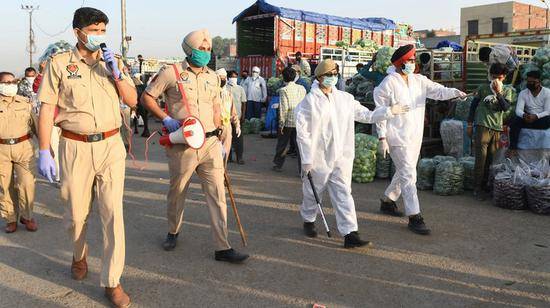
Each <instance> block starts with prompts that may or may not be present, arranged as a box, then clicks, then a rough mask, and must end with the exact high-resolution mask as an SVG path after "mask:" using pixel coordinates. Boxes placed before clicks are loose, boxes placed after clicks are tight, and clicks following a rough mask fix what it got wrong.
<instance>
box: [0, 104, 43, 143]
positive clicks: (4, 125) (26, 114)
mask: <svg viewBox="0 0 550 308" xmlns="http://www.w3.org/2000/svg"><path fill="white" fill-rule="evenodd" d="M36 125H37V121H36V115H35V114H34V112H33V111H32V104H31V101H30V100H29V98H27V97H23V96H19V95H16V96H13V97H7V96H0V139H10V138H19V137H23V136H25V135H26V134H29V133H30V132H35V133H36Z"/></svg>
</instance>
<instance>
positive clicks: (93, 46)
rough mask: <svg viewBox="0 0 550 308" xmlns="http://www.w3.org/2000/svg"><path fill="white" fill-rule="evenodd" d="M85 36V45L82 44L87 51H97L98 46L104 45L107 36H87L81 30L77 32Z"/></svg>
mask: <svg viewBox="0 0 550 308" xmlns="http://www.w3.org/2000/svg"><path fill="white" fill-rule="evenodd" d="M78 31H80V32H82V33H84V34H85V35H86V43H84V42H82V41H81V42H82V43H83V44H84V46H85V47H86V48H87V49H88V50H89V51H98V50H99V48H101V47H100V45H101V44H102V43H105V41H106V38H107V36H106V35H105V34H87V33H85V32H84V31H82V30H80V29H79V30H78Z"/></svg>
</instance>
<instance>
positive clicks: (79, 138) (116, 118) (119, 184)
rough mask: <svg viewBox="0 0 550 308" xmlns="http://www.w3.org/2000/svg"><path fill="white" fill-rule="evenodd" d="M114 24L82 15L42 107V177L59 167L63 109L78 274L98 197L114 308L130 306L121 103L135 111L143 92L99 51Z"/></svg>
mask: <svg viewBox="0 0 550 308" xmlns="http://www.w3.org/2000/svg"><path fill="white" fill-rule="evenodd" d="M108 22H109V19H108V18H107V16H106V15H105V14H104V13H103V12H101V11H99V10H97V9H94V8H87V7H83V8H80V9H78V10H76V11H75V13H74V18H73V29H74V33H75V35H76V37H77V39H78V43H77V45H76V47H75V48H74V49H73V50H72V51H67V52H63V53H59V54H56V55H54V56H52V58H51V59H50V60H49V61H48V64H47V66H46V71H45V73H44V77H43V80H42V84H41V86H40V90H39V94H38V98H39V100H40V101H41V102H42V107H41V109H40V116H39V140H40V152H39V159H38V168H39V172H40V174H41V175H42V176H44V177H46V178H48V179H49V180H50V181H52V180H53V177H54V176H55V163H54V161H53V158H52V156H51V154H50V151H49V149H50V135H51V130H52V125H53V124H54V123H53V122H54V109H55V107H56V106H57V107H58V109H59V114H58V115H57V117H55V122H56V125H57V126H59V127H60V128H61V130H62V133H61V140H60V142H59V156H60V165H61V166H60V169H61V174H62V176H61V198H62V200H63V201H64V202H65V203H66V211H65V222H66V225H67V228H68V231H69V234H70V237H71V239H72V241H73V245H74V249H73V264H72V266H71V272H72V276H73V278H74V279H76V280H81V279H84V278H85V277H86V274H87V272H88V267H87V263H86V255H87V253H88V251H87V245H86V225H87V219H88V214H89V212H90V208H91V204H92V201H93V199H95V200H97V205H98V210H99V216H100V219H101V224H102V226H101V229H102V231H103V259H102V270H101V276H100V279H101V286H102V287H105V296H106V297H107V298H108V299H109V300H110V301H111V302H112V304H113V305H114V306H116V307H126V306H128V305H129V304H130V298H129V296H128V295H127V294H126V293H125V292H124V290H123V289H122V287H121V286H120V276H121V275H122V270H123V268H124V257H125V242H124V241H125V239H124V220H123V217H122V195H123V190H124V172H125V158H126V151H125V149H124V144H123V142H122V138H121V137H120V134H119V130H120V126H121V124H122V120H121V116H120V108H119V102H120V101H122V102H123V103H125V104H126V105H128V106H130V107H132V106H135V105H136V102H137V94H136V91H135V88H134V86H133V83H132V82H131V81H130V77H129V76H127V75H124V74H122V73H121V71H122V70H123V64H122V61H121V60H120V59H118V58H116V57H115V55H114V54H113V52H112V51H111V50H109V49H107V48H104V49H103V51H101V50H100V45H101V44H102V43H104V42H105V32H106V25H107V23H108ZM92 193H94V195H93V196H92Z"/></svg>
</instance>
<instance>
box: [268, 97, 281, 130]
mask: <svg viewBox="0 0 550 308" xmlns="http://www.w3.org/2000/svg"><path fill="white" fill-rule="evenodd" d="M274 104H277V105H278V104H279V96H272V97H271V100H270V101H269V106H267V114H266V115H265V130H266V131H271V132H277V130H278V126H279V121H278V120H277V116H278V114H279V109H275V108H273V105H274ZM277 108H278V107H277Z"/></svg>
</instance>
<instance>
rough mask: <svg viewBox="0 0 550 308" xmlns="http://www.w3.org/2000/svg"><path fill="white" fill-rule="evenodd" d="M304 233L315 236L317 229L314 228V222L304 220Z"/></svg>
mask: <svg viewBox="0 0 550 308" xmlns="http://www.w3.org/2000/svg"><path fill="white" fill-rule="evenodd" d="M304 234H305V235H306V236H307V237H317V230H315V223H314V222H304Z"/></svg>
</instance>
